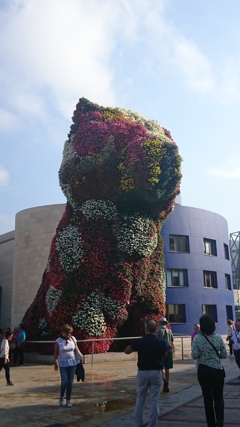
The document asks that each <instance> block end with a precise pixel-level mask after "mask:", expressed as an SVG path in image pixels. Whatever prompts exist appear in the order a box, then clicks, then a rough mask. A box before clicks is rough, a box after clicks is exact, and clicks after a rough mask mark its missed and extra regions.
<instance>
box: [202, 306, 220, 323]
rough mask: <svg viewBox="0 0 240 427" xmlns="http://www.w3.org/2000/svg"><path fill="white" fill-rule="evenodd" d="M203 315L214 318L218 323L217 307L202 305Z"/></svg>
mask: <svg viewBox="0 0 240 427" xmlns="http://www.w3.org/2000/svg"><path fill="white" fill-rule="evenodd" d="M202 314H207V315H208V316H211V317H213V319H214V321H215V322H217V321H218V319H217V306H216V305H205V304H203V305H202Z"/></svg>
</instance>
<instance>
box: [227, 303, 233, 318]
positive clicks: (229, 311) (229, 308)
mask: <svg viewBox="0 0 240 427" xmlns="http://www.w3.org/2000/svg"><path fill="white" fill-rule="evenodd" d="M226 314H227V319H231V320H232V319H233V308H232V306H231V305H226Z"/></svg>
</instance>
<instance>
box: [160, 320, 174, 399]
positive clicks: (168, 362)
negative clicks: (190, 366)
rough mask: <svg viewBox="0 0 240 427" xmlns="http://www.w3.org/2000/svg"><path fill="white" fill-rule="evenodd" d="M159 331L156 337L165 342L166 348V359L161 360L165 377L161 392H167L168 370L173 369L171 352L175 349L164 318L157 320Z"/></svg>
mask: <svg viewBox="0 0 240 427" xmlns="http://www.w3.org/2000/svg"><path fill="white" fill-rule="evenodd" d="M159 324H160V329H158V330H157V333H156V335H157V337H158V338H161V339H163V340H164V341H165V343H166V346H167V358H166V359H165V360H163V367H164V370H165V376H164V378H163V391H164V392H166V393H168V392H169V387H168V386H169V369H172V368H173V351H174V349H175V346H174V338H173V334H172V331H171V329H169V328H167V325H168V320H167V319H166V317H161V319H159Z"/></svg>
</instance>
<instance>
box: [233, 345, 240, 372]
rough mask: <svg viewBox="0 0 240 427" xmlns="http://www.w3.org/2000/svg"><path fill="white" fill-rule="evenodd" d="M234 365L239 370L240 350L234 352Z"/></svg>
mask: <svg viewBox="0 0 240 427" xmlns="http://www.w3.org/2000/svg"><path fill="white" fill-rule="evenodd" d="M234 354H235V360H236V364H237V365H238V367H239V369H240V350H234Z"/></svg>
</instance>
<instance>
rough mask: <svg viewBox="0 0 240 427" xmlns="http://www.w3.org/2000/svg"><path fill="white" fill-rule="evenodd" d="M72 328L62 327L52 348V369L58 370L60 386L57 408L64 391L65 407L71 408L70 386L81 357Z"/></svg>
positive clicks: (61, 403) (61, 404) (61, 402)
mask: <svg viewBox="0 0 240 427" xmlns="http://www.w3.org/2000/svg"><path fill="white" fill-rule="evenodd" d="M72 331H73V328H72V326H70V325H67V324H66V325H63V326H62V328H61V336H60V337H59V338H58V339H57V340H56V342H55V348H54V369H55V371H57V370H58V368H59V369H60V377H61V386H60V397H59V406H63V399H64V394H65V391H66V407H67V408H71V407H72V404H71V395H72V384H73V379H74V374H75V371H76V366H77V364H78V363H79V360H82V358H83V355H82V353H81V352H80V350H79V348H78V345H77V340H76V338H75V337H73V336H72Z"/></svg>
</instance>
